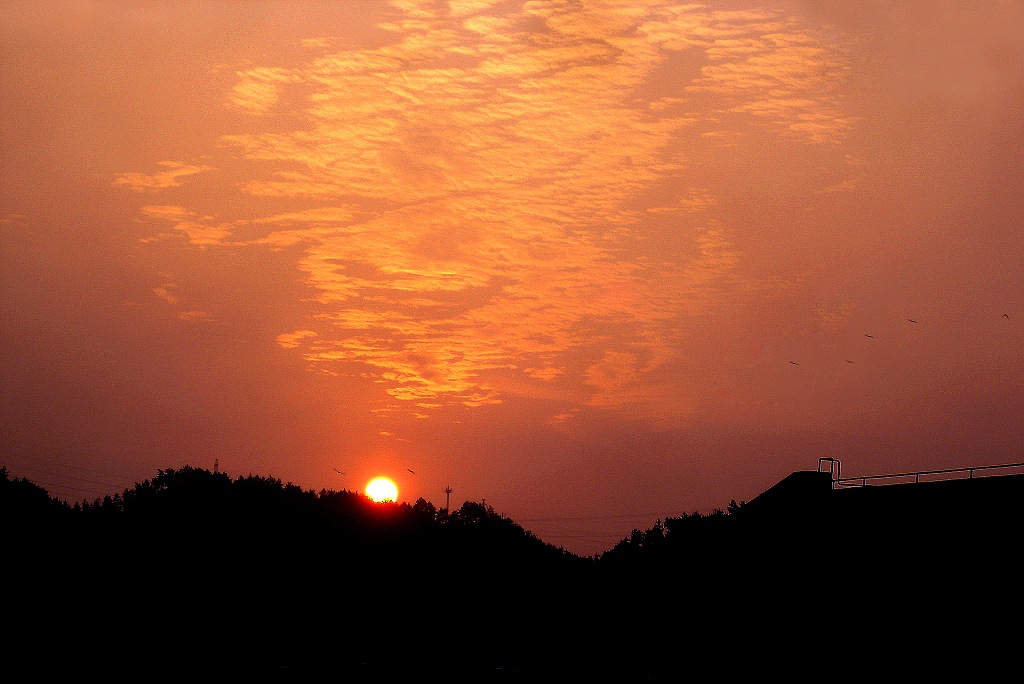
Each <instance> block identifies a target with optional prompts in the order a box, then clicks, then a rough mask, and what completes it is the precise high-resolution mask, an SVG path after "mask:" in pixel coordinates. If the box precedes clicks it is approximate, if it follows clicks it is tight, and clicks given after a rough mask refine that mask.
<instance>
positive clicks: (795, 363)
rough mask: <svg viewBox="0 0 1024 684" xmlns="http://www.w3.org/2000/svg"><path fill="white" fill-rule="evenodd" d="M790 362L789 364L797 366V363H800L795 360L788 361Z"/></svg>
mask: <svg viewBox="0 0 1024 684" xmlns="http://www.w3.org/2000/svg"><path fill="white" fill-rule="evenodd" d="M790 363H791V364H793V365H794V366H799V365H800V364H799V363H797V362H796V361H790Z"/></svg>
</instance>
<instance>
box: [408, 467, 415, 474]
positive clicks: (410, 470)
mask: <svg viewBox="0 0 1024 684" xmlns="http://www.w3.org/2000/svg"><path fill="white" fill-rule="evenodd" d="M406 470H408V471H409V472H410V473H412V474H413V475H415V474H416V473H413V471H412V468H406Z"/></svg>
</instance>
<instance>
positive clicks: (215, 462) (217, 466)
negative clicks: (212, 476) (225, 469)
mask: <svg viewBox="0 0 1024 684" xmlns="http://www.w3.org/2000/svg"><path fill="white" fill-rule="evenodd" d="M213 472H214V473H219V472H220V461H218V460H217V459H216V458H215V459H213Z"/></svg>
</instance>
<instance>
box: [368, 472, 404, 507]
mask: <svg viewBox="0 0 1024 684" xmlns="http://www.w3.org/2000/svg"><path fill="white" fill-rule="evenodd" d="M366 496H368V497H370V499H372V500H373V501H374V502H376V503H382V502H384V501H398V487H397V486H396V485H395V481H394V480H392V479H391V478H389V477H375V478H373V479H372V480H370V481H369V482H367V483H366Z"/></svg>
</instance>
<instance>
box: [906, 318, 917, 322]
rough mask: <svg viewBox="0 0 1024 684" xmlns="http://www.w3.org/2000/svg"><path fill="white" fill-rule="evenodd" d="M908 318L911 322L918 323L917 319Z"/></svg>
mask: <svg viewBox="0 0 1024 684" xmlns="http://www.w3.org/2000/svg"><path fill="white" fill-rule="evenodd" d="M907 320H908V321H910V322H911V323H917V321H915V320H914V319H913V318H908V319H907Z"/></svg>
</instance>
